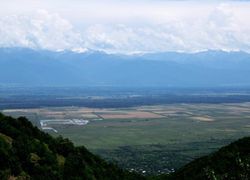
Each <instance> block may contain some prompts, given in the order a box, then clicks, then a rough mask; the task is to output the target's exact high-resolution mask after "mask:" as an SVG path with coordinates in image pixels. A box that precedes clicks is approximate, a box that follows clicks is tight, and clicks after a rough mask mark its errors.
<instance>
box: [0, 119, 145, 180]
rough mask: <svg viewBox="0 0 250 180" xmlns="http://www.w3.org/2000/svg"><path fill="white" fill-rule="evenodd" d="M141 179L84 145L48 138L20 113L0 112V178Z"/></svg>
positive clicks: (67, 179)
mask: <svg viewBox="0 0 250 180" xmlns="http://www.w3.org/2000/svg"><path fill="white" fill-rule="evenodd" d="M10 177H12V178H20V179H34V180H39V179H41V180H44V179H47V180H50V179H51V180H55V179H65V180H71V179H72V180H73V179H74V180H77V179H79V180H80V179H117V180H118V179H119V180H120V179H131V180H132V179H143V178H142V177H141V176H139V175H135V174H132V173H129V172H126V171H123V170H121V169H119V168H117V167H116V166H115V165H112V164H108V163H106V162H105V161H104V160H102V159H101V158H99V157H97V156H95V155H93V154H92V153H90V152H89V151H88V150H86V149H85V148H84V147H74V145H73V144H72V142H70V141H69V140H68V139H63V138H62V137H58V138H56V139H55V138H52V137H51V136H50V135H48V134H46V133H43V132H41V131H40V130H39V129H37V128H36V127H34V126H32V124H31V123H30V122H29V121H28V120H27V119H26V118H23V117H20V118H18V119H14V118H11V117H6V116H3V115H2V114H0V179H1V180H5V179H10Z"/></svg>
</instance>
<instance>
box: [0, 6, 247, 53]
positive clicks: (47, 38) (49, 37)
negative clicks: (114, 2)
mask: <svg viewBox="0 0 250 180" xmlns="http://www.w3.org/2000/svg"><path fill="white" fill-rule="evenodd" d="M177 6H178V4H177V5H176V4H174V7H173V9H172V11H171V8H169V7H166V12H165V11H164V7H161V8H159V7H157V8H158V9H157V8H156V9H157V10H159V11H158V12H157V13H156V12H154V10H156V9H154V8H153V10H152V12H151V11H150V7H149V6H147V8H146V9H147V11H148V12H149V13H147V12H146V13H144V15H145V16H143V13H142V12H140V13H136V14H137V15H138V14H140V17H139V19H138V17H137V16H135V19H134V20H130V18H131V17H132V16H131V15H129V16H128V17H127V19H126V21H123V20H124V17H125V15H124V14H123V15H122V19H121V20H120V22H119V20H116V21H115V22H113V21H111V22H109V21H104V22H103V23H100V22H99V21H98V22H95V21H93V23H87V24H85V25H84V26H79V24H81V21H82V22H83V23H84V19H82V20H81V21H78V22H77V23H73V22H70V21H71V20H72V19H71V18H72V17H71V18H69V19H70V20H66V19H65V18H62V17H61V15H59V13H48V12H47V11H45V10H38V11H36V12H35V13H31V14H28V13H26V14H25V15H22V16H20V15H12V16H10V15H8V16H3V17H2V18H1V17H0V47H13V46H21V47H31V48H42V49H49V50H63V49H69V50H73V51H77V52H84V51H85V50H86V48H88V49H94V50H104V51H106V52H114V53H133V52H149V51H150V52H155V51H187V52H190V51H192V52H194V51H200V50H205V49H221V50H228V51H230V50H243V51H248V52H250V23H249V18H250V12H249V11H247V9H244V7H243V5H241V4H240V5H237V6H232V5H230V4H219V5H218V4H217V5H216V6H214V4H213V6H209V8H207V10H206V12H204V13H203V12H199V11H197V10H195V9H196V8H199V7H201V9H205V7H206V5H200V6H197V5H195V6H192V4H191V5H190V7H191V10H190V9H189V8H190V7H188V8H187V9H185V11H184V9H183V6H181V10H183V12H181V13H180V14H182V15H180V14H179V15H178V13H177V12H176V9H178V8H176V7H177ZM247 6H248V7H250V4H247ZM134 10H135V9H134ZM140 10H142V9H140ZM191 11H194V12H196V13H198V12H199V13H198V14H197V15H196V16H194V14H192V13H191ZM116 12H117V10H116ZM78 13H80V11H79V12H77V13H76V14H78ZM148 14H150V15H152V18H149V16H148ZM64 16H65V14H64ZM113 16H114V17H115V16H116V15H113ZM88 21H89V20H88ZM135 22H137V23H135Z"/></svg>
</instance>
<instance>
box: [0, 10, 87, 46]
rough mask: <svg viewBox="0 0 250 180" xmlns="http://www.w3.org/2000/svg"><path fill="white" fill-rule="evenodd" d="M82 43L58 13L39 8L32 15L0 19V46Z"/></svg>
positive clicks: (74, 44)
mask: <svg viewBox="0 0 250 180" xmlns="http://www.w3.org/2000/svg"><path fill="white" fill-rule="evenodd" d="M81 45H82V39H81V35H80V33H78V32H77V31H76V30H74V28H73V26H72V24H70V23H69V22H68V21H67V20H65V19H63V18H61V17H60V16H59V15H58V14H50V13H48V12H47V11H45V10H39V11H37V13H35V14H33V15H32V17H31V16H17V15H13V16H7V17H4V18H1V19H0V46H1V47H13V46H14V47H30V48H40V49H49V50H60V49H61V50H63V49H73V48H77V47H80V46H81Z"/></svg>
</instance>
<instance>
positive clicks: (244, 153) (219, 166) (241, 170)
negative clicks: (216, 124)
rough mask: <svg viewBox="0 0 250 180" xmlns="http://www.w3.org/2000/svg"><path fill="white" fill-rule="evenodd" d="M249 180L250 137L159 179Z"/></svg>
mask: <svg viewBox="0 0 250 180" xmlns="http://www.w3.org/2000/svg"><path fill="white" fill-rule="evenodd" d="M249 178H250V137H245V138H242V139H240V140H238V141H235V142H233V143H231V144H230V145H228V146H225V147H223V148H221V149H219V150H218V151H217V152H214V153H212V154H210V155H208V156H205V157H201V158H199V159H197V160H194V161H192V162H191V163H189V164H187V165H186V166H184V167H183V168H181V169H179V170H178V171H177V172H175V173H173V174H171V175H169V176H168V175H163V176H160V177H159V179H170V180H171V179H173V180H174V179H178V180H181V179H183V180H203V179H211V180H216V179H218V180H219V179H220V180H222V179H223V180H227V179H239V180H247V179H249Z"/></svg>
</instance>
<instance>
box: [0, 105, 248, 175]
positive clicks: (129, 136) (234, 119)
mask: <svg viewBox="0 0 250 180" xmlns="http://www.w3.org/2000/svg"><path fill="white" fill-rule="evenodd" d="M79 109H82V107H47V108H39V109H24V110H17V111H15V110H12V111H9V112H8V111H4V112H5V113H8V114H9V115H11V116H15V117H19V116H25V117H28V119H29V120H31V122H32V123H33V124H35V125H37V126H38V127H40V124H39V120H41V119H48V118H49V119H57V118H58V117H57V116H53V115H51V114H53V113H55V114H56V115H58V114H61V115H62V118H66V119H67V118H76V119H81V118H84V119H85V118H87V117H88V116H85V115H86V114H85V113H84V112H80V113H79ZM142 109H143V110H144V111H147V112H152V113H158V114H162V115H165V116H164V117H163V118H158V119H155V118H141V119H139V118H138V119H136V118H127V119H103V120H92V119H88V120H89V121H90V122H89V123H88V124H87V125H85V126H75V125H65V124H61V125H53V126H52V127H53V128H55V129H57V130H58V133H54V132H53V131H47V132H49V133H51V134H52V135H53V136H54V137H57V136H58V134H60V135H62V136H63V137H66V138H69V139H70V140H71V141H72V142H74V144H76V145H77V146H81V145H84V146H85V147H86V148H87V149H88V150H90V151H91V152H92V153H94V154H98V155H100V156H101V157H102V158H104V159H105V160H107V161H109V162H113V163H116V164H117V165H118V166H119V167H121V168H123V169H127V170H129V171H130V170H133V171H135V172H138V173H141V174H145V175H149V174H150V175H151V174H154V175H157V174H162V173H168V172H172V171H173V169H174V170H177V169H179V168H181V167H182V166H184V165H185V164H187V163H189V162H191V161H192V160H194V159H196V158H199V157H201V156H204V155H207V154H209V153H212V152H214V151H216V150H218V149H219V148H220V147H222V146H225V145H227V144H229V143H231V142H233V141H235V140H237V139H239V138H241V137H245V136H250V121H249V118H250V103H235V104H228V103H225V104H180V103H179V104H166V105H158V106H143V107H131V108H113V109H101V110H100V109H92V110H93V111H94V112H95V114H101V112H98V111H103V110H105V111H111V110H112V112H113V113H114V114H116V113H119V112H121V111H122V112H124V113H126V112H131V111H142ZM105 113H107V112H105ZM87 114H88V113H87ZM193 117H201V118H202V117H209V118H211V119H212V120H213V121H202V120H197V119H193ZM143 172H144V173H143Z"/></svg>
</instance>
